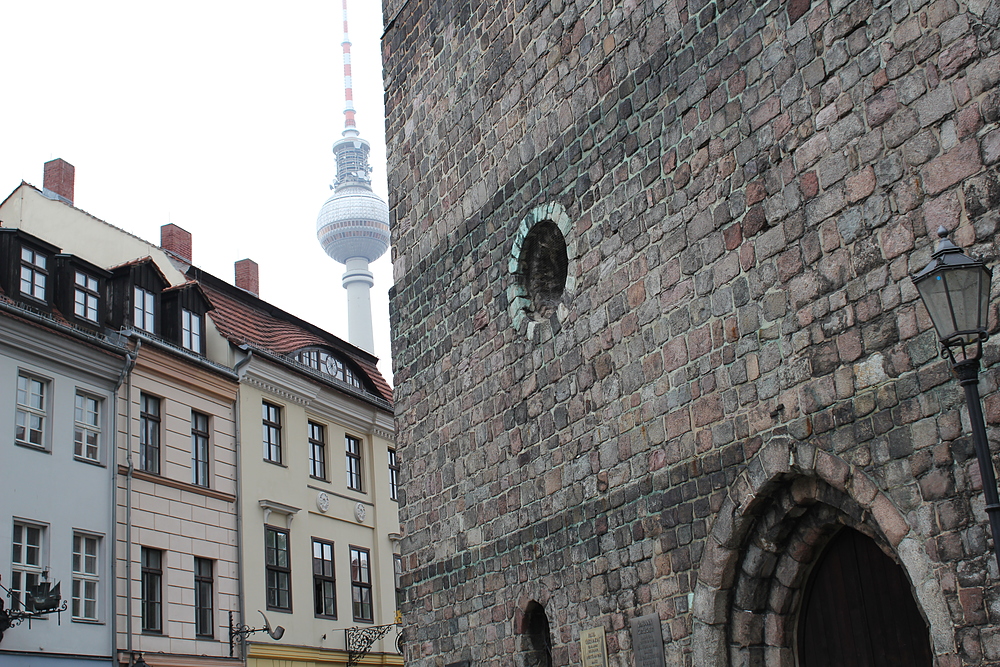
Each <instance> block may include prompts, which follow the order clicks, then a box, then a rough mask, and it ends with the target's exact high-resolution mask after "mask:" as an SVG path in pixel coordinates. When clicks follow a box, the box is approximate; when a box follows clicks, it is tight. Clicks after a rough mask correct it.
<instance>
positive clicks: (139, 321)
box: [132, 285, 156, 333]
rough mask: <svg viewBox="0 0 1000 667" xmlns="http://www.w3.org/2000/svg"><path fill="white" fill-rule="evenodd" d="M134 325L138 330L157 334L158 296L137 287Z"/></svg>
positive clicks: (133, 314)
mask: <svg viewBox="0 0 1000 667" xmlns="http://www.w3.org/2000/svg"><path fill="white" fill-rule="evenodd" d="M134 296H135V299H134V303H133V313H132V323H133V324H134V325H135V327H136V328H137V329H142V330H143V331H147V332H149V333H156V295H155V294H153V293H152V292H150V291H147V290H145V289H143V288H142V287H139V286H138V285H136V286H135V290H134Z"/></svg>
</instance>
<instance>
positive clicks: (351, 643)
mask: <svg viewBox="0 0 1000 667" xmlns="http://www.w3.org/2000/svg"><path fill="white" fill-rule="evenodd" d="M395 627H396V625H395V624H390V625H366V626H364V627H360V628H345V629H344V635H345V636H346V637H347V667H355V666H356V665H359V664H361V659H362V658H364V657H365V656H366V655H368V651H369V650H371V647H372V644H374V643H375V642H377V641H378V640H380V639H382V637H385V636H386V635H387V634H389V632H390V631H391V630H392V629H393V628H395ZM399 644H400V642H399V641H397V642H396V646H397V647H398V646H399Z"/></svg>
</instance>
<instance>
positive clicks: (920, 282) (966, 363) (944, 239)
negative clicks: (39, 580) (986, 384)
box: [913, 227, 1000, 567]
mask: <svg viewBox="0 0 1000 667" xmlns="http://www.w3.org/2000/svg"><path fill="white" fill-rule="evenodd" d="M938 236H939V237H940V241H938V246H937V248H936V249H935V250H934V252H933V253H932V254H931V262H930V264H928V265H927V266H926V267H925V268H924V270H923V271H921V272H920V273H918V274H917V275H915V276H913V284H914V285H915V286H916V288H917V291H918V292H919V293H920V299H921V301H923V302H924V306H926V307H927V312H928V314H929V315H930V316H931V321H932V322H933V323H934V328H935V329H936V330H937V334H938V339H939V340H940V342H941V348H942V350H941V353H942V356H947V357H948V360H949V361H950V362H951V367H952V370H953V371H954V372H955V376H956V377H957V378H958V380H959V383H960V384H961V385H962V387H963V388H964V389H965V402H966V404H967V405H968V407H969V421H970V422H971V423H972V444H973V446H974V447H975V449H976V459H977V460H978V462H979V475H980V477H981V478H982V481H983V495H985V496H986V514H987V516H989V519H990V530H991V532H992V533H993V552H994V554H995V555H996V558H997V567H1000V501H998V500H997V482H996V476H995V475H994V473H993V460H992V458H991V457H990V447H989V442H988V441H987V439H986V423H985V421H984V419H983V407H982V402H981V400H980V398H979V360H980V359H981V358H982V356H983V342H984V341H985V340H986V339H987V338H989V334H988V333H987V332H986V325H987V318H988V313H987V310H988V308H989V301H990V278H991V277H992V275H993V272H992V271H990V270H989V269H988V268H987V267H986V264H984V263H983V261H982V260H978V259H972V258H971V257H968V256H966V255H965V254H963V253H962V250H961V248H959V247H958V246H956V245H955V244H954V243H952V242H951V241H950V240H948V232H947V230H946V229H945V228H944V227H940V228H938Z"/></svg>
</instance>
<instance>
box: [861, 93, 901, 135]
mask: <svg viewBox="0 0 1000 667" xmlns="http://www.w3.org/2000/svg"><path fill="white" fill-rule="evenodd" d="M898 108H899V102H898V101H897V99H896V89H895V88H893V87H892V86H887V87H885V88H882V89H881V90H879V91H878V92H877V93H875V94H874V95H872V96H871V97H869V98H868V101H867V102H865V113H866V117H867V118H868V125H869V126H870V127H878V126H879V125H881V124H882V123H884V122H885V121H887V120H888V119H889V117H890V116H892V114H893V113H895V112H896V109H898Z"/></svg>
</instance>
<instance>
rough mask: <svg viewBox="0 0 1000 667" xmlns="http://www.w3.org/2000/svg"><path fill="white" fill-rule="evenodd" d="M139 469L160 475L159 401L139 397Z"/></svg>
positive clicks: (148, 397) (146, 395)
mask: <svg viewBox="0 0 1000 667" xmlns="http://www.w3.org/2000/svg"><path fill="white" fill-rule="evenodd" d="M139 469H140V470H143V471H145V472H151V473H153V474H156V475H159V474H160V399H158V398H157V397H155V396H150V395H149V394H140V395H139Z"/></svg>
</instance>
